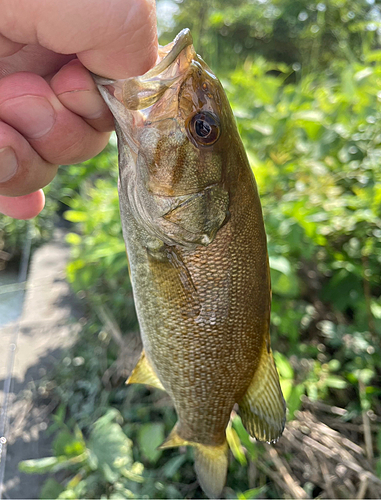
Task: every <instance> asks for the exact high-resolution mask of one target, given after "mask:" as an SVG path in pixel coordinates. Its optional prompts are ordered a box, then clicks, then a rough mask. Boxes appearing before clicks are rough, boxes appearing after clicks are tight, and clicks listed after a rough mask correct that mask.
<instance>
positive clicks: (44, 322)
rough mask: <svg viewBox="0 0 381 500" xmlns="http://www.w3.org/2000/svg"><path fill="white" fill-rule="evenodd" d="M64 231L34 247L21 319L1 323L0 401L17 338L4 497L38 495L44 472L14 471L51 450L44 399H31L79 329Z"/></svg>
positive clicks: (77, 308) (49, 453)
mask: <svg viewBox="0 0 381 500" xmlns="http://www.w3.org/2000/svg"><path fill="white" fill-rule="evenodd" d="M65 234H66V231H65V229H63V228H57V229H56V231H55V233H54V237H53V239H52V240H51V241H50V242H49V243H47V244H45V245H43V246H42V247H40V248H38V249H37V250H36V251H35V252H34V253H33V255H32V258H31V262H30V268H29V274H28V280H27V291H26V294H25V300H24V307H23V312H22V315H21V318H20V322H19V324H18V323H17V322H14V323H12V324H8V325H7V326H5V327H3V328H1V329H0V337H1V346H2V347H1V351H0V402H1V404H2V405H3V390H4V383H5V380H6V375H7V364H8V361H9V358H10V352H11V350H12V348H13V347H12V344H16V351H15V362H14V369H13V379H12V384H11V393H10V395H9V406H8V418H9V421H8V430H7V433H6V438H7V450H6V461H5V476H4V486H3V491H2V496H3V498H12V499H17V498H20V499H21V498H22V499H25V498H30V499H32V498H33V499H35V498H39V491H40V488H41V485H42V484H43V482H44V480H45V476H37V475H32V476H29V475H26V474H23V473H21V472H19V471H18V463H19V462H20V461H21V460H26V459H31V458H41V457H45V456H49V455H51V438H50V437H49V436H47V435H46V432H45V431H46V429H47V427H48V418H49V414H50V412H51V408H50V406H49V401H47V400H45V399H44V398H43V395H41V397H40V398H37V399H38V400H37V402H36V398H35V397H33V395H35V394H36V383H37V382H38V380H39V379H40V378H41V377H42V376H44V375H45V374H46V372H47V371H48V370H50V369H51V367H52V366H53V364H54V363H55V361H56V360H57V359H59V358H60V357H61V355H62V352H63V351H64V350H65V349H66V348H67V347H69V346H70V345H71V344H72V343H74V341H75V339H76V337H77V335H78V332H79V331H80V323H79V319H80V317H81V310H80V307H79V306H78V303H77V300H76V298H75V296H74V295H73V294H72V292H71V291H70V288H69V285H68V283H67V282H66V280H65V272H64V270H65V266H66V263H67V261H68V258H69V248H68V246H67V245H66V243H65ZM2 410H4V408H2Z"/></svg>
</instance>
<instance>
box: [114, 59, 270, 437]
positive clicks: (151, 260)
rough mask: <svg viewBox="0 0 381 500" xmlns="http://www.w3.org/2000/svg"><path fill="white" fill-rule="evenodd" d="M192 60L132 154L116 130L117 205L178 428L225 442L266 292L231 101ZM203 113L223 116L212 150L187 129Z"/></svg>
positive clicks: (251, 192)
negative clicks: (161, 112)
mask: <svg viewBox="0 0 381 500" xmlns="http://www.w3.org/2000/svg"><path fill="white" fill-rule="evenodd" d="M192 57H193V60H194V62H195V63H196V64H194V62H192V63H191V64H190V65H189V68H187V70H186V71H185V72H184V74H183V75H182V76H181V84H179V83H178V82H177V83H176V84H175V85H174V88H173V89H171V88H169V90H167V91H166V93H164V98H165V105H163V108H162V109H163V115H164V118H161V119H160V101H159V103H158V104H157V107H156V110H155V112H156V115H155V117H154V118H155V119H154V120H152V121H151V115H149V116H148V118H146V122H145V124H144V126H143V127H141V128H140V129H139V131H138V132H137V133H136V134H135V136H134V141H135V144H137V145H138V146H137V150H136V153H132V152H131V148H130V146H129V145H128V144H127V141H126V140H124V141H123V136H124V135H125V134H124V133H123V131H122V130H119V131H118V135H119V139H122V140H120V141H119V142H120V145H119V149H120V151H119V152H120V159H119V163H120V185H119V194H120V210H121V217H122V225H123V231H124V238H125V241H126V246H127V252H128V257H129V265H130V272H131V280H132V284H133V290H134V298H135V304H136V309H137V314H138V319H139V324H140V329H141V335H142V340H143V345H144V350H145V353H146V356H147V359H148V361H149V362H150V364H151V365H152V367H153V369H154V371H155V372H156V374H157V376H158V378H159V379H160V381H161V383H162V385H163V386H164V388H165V390H166V391H167V392H168V394H169V395H170V397H171V399H172V400H173V402H174V405H175V408H176V411H177V414H178V418H179V423H178V434H179V435H180V436H181V437H182V438H183V439H184V440H187V441H191V442H196V443H201V444H204V445H220V444H222V443H223V442H224V441H225V429H226V426H227V424H228V421H229V417H230V413H231V410H232V408H233V406H234V404H235V403H236V402H239V401H240V400H241V399H242V398H243V396H244V395H245V393H246V391H247V389H248V387H249V384H250V382H251V381H252V379H253V376H254V374H255V371H256V368H257V366H258V363H259V360H260V357H261V355H262V352H263V350H264V346H265V347H266V350H268V349H269V339H268V331H269V314H270V294H271V292H270V280H269V267H268V257H267V248H266V235H265V230H264V224H263V217H262V211H261V206H260V201H259V197H258V192H257V188H256V183H255V180H254V177H253V174H252V172H251V169H250V166H249V164H248V160H247V157H246V153H245V151H244V148H243V146H242V143H241V139H240V137H239V133H238V130H237V127H236V124H235V120H234V117H233V114H232V112H231V109H230V105H229V103H228V100H227V98H226V96H225V93H224V90H223V88H222V86H221V84H220V83H219V81H218V80H217V79H216V77H214V75H213V74H212V73H211V71H210V69H209V68H207V66H206V65H205V63H204V62H203V61H202V60H201V59H200V58H199V57H198V56H196V55H195V54H193V55H192ZM188 59H189V54H188ZM203 84H204V87H205V88H204V87H203ZM205 84H206V85H205ZM171 92H172V95H170V94H171ZM166 96H167V97H166ZM168 109H169V110H170V112H172V113H173V109H175V110H176V112H175V113H173V115H172V116H171V117H166V116H165V114H166V113H167V112H168V111H166V110H168ZM204 111H207V112H211V113H213V114H214V115H216V116H217V117H218V119H219V122H220V127H219V134H220V135H219V138H218V139H217V141H216V142H215V143H214V144H213V145H211V146H204V145H197V143H195V141H194V139H193V138H192V137H190V135H189V133H188V132H187V127H189V125H188V123H189V117H190V116H192V115H194V114H195V113H199V112H204ZM151 114H152V113H151ZM187 120H188V122H187ZM188 130H189V129H188Z"/></svg>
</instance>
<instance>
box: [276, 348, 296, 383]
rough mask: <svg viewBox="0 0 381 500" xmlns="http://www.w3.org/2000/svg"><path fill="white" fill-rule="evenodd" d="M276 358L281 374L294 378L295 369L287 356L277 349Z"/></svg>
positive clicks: (286, 377) (284, 376) (287, 377)
mask: <svg viewBox="0 0 381 500" xmlns="http://www.w3.org/2000/svg"><path fill="white" fill-rule="evenodd" d="M274 359H275V364H276V367H277V368H278V371H279V375H280V376H281V377H282V378H285V379H293V378H294V369H293V368H292V366H291V364H290V362H289V361H288V359H287V358H286V356H285V355H284V354H282V353H280V352H278V351H275V352H274Z"/></svg>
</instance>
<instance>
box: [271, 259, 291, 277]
mask: <svg viewBox="0 0 381 500" xmlns="http://www.w3.org/2000/svg"><path fill="white" fill-rule="evenodd" d="M269 262H270V268H271V269H274V270H275V271H279V272H280V273H283V274H285V275H286V276H289V275H290V274H291V264H290V261H289V260H287V259H286V257H282V256H276V257H275V256H273V257H269Z"/></svg>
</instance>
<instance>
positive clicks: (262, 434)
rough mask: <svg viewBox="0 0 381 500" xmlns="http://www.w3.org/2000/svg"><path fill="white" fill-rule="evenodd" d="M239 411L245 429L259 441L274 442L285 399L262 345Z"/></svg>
mask: <svg viewBox="0 0 381 500" xmlns="http://www.w3.org/2000/svg"><path fill="white" fill-rule="evenodd" d="M239 413H240V415H241V418H242V423H243V425H244V426H245V428H246V430H247V431H248V432H249V434H250V435H251V436H253V437H255V438H256V439H258V440H259V441H267V442H274V441H276V440H277V439H278V438H279V437H280V436H281V434H282V432H283V429H284V425H285V422H286V403H285V401H284V398H283V394H282V390H281V388H280V383H279V375H278V372H277V369H276V366H275V362H274V358H273V355H272V352H271V349H270V350H269V351H268V350H267V348H266V347H264V349H263V351H262V356H261V360H260V362H259V366H258V368H257V370H256V372H255V374H254V377H253V380H252V381H251V384H250V386H249V388H248V390H247V392H246V394H245V396H244V397H243V398H242V400H241V401H240V402H239Z"/></svg>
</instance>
